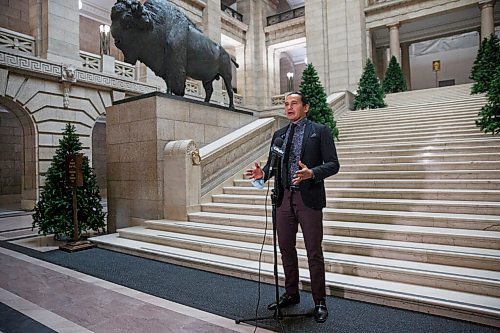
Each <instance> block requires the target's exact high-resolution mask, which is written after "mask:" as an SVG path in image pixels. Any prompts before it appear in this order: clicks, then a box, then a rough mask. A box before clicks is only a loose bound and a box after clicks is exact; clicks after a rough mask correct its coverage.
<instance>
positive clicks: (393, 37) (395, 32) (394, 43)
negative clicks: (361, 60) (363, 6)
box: [387, 23, 401, 64]
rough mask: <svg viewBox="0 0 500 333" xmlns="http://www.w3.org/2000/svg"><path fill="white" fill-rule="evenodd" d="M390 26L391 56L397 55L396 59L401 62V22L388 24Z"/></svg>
mask: <svg viewBox="0 0 500 333" xmlns="http://www.w3.org/2000/svg"><path fill="white" fill-rule="evenodd" d="M387 27H388V28H389V39H390V41H389V45H390V47H391V58H392V56H395V57H396V60H397V61H398V63H399V64H401V49H400V45H399V23H395V24H391V25H388V26H387Z"/></svg>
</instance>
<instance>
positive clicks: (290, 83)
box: [286, 72, 293, 91]
mask: <svg viewBox="0 0 500 333" xmlns="http://www.w3.org/2000/svg"><path fill="white" fill-rule="evenodd" d="M286 77H287V78H288V91H293V73H292V72H288V73H286Z"/></svg>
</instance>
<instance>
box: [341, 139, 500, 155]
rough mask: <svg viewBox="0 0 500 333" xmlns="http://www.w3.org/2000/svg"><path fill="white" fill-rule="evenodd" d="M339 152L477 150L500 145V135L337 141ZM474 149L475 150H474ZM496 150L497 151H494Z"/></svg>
mask: <svg viewBox="0 0 500 333" xmlns="http://www.w3.org/2000/svg"><path fill="white" fill-rule="evenodd" d="M335 145H336V148H337V152H338V153H339V154H341V153H343V152H351V153H354V152H357V153H363V154H365V153H369V152H371V151H384V150H387V151H394V150H404V149H407V150H408V151H412V150H422V149H424V150H425V149H429V151H432V149H448V148H458V147H460V148H462V147H465V148H466V150H465V151H464V152H470V151H475V149H476V148H478V149H480V148H484V147H491V146H498V145H500V136H490V137H489V138H488V137H486V136H485V137H482V138H469V139H467V140H464V139H454V140H432V141H411V142H408V141H402V142H397V143H395V142H394V143H363V144H351V143H347V142H343V141H340V142H336V143H335ZM473 149H474V150H473ZM494 152H495V151H494Z"/></svg>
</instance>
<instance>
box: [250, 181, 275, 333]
mask: <svg viewBox="0 0 500 333" xmlns="http://www.w3.org/2000/svg"><path fill="white" fill-rule="evenodd" d="M270 184H271V182H267V191H266V198H265V200H264V212H265V216H266V224H265V227H264V237H263V239H262V244H261V247H260V253H259V269H258V280H257V305H256V306H255V318H258V314H259V305H260V292H261V288H260V286H261V263H262V252H263V251H264V245H265V243H266V237H267V223H268V215H267V199H268V198H269V188H270V187H271V185H270ZM257 323H258V320H257V319H255V328H254V330H253V333H256V332H257V328H258V326H257Z"/></svg>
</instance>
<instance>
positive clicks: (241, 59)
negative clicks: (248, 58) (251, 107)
mask: <svg viewBox="0 0 500 333" xmlns="http://www.w3.org/2000/svg"><path fill="white" fill-rule="evenodd" d="M234 52H235V57H236V62H237V63H238V65H239V67H238V68H236V84H237V90H238V94H239V95H243V97H244V98H245V96H244V94H245V90H246V88H245V87H246V82H245V80H246V78H245V67H246V66H245V45H239V46H236V47H235V48H234ZM245 104H246V103H245Z"/></svg>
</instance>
